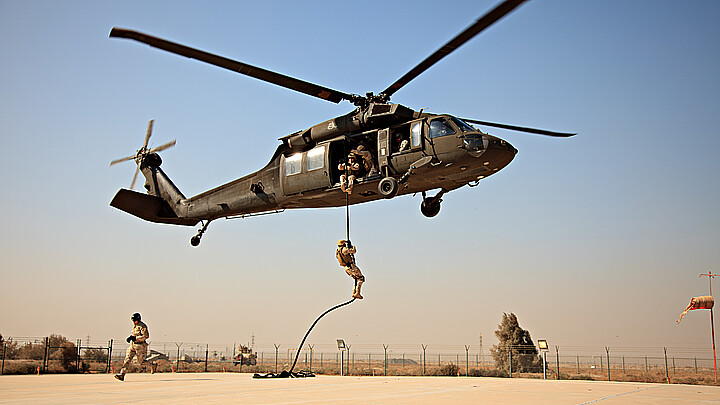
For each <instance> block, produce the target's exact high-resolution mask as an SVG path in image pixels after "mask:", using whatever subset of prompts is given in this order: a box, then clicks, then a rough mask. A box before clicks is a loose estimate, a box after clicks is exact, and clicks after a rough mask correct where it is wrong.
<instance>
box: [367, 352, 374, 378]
mask: <svg viewBox="0 0 720 405" xmlns="http://www.w3.org/2000/svg"><path fill="white" fill-rule="evenodd" d="M370 354H371V353H368V369H369V370H370V372H371V373H372V375H375V373H374V372H373V370H372V364H371V363H370Z"/></svg>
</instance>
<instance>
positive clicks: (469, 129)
mask: <svg viewBox="0 0 720 405" xmlns="http://www.w3.org/2000/svg"><path fill="white" fill-rule="evenodd" d="M452 121H453V122H454V123H455V125H457V127H458V128H460V131H462V132H477V131H476V130H475V128H473V127H471V126H470V125H468V124H467V123H466V122H465V121H463V120H461V119H459V118H455V117H452Z"/></svg>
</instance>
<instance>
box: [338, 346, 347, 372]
mask: <svg viewBox="0 0 720 405" xmlns="http://www.w3.org/2000/svg"><path fill="white" fill-rule="evenodd" d="M337 346H338V350H340V376H341V377H342V376H343V375H344V370H343V364H344V363H345V361H344V358H345V349H346V348H347V346H346V345H345V341H344V340H342V339H337Z"/></svg>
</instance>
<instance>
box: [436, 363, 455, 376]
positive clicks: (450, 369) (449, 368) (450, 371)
mask: <svg viewBox="0 0 720 405" xmlns="http://www.w3.org/2000/svg"><path fill="white" fill-rule="evenodd" d="M459 372H460V368H459V367H458V366H457V365H455V364H453V363H450V364H446V365H444V366H442V367H441V368H440V371H439V372H438V375H448V376H457V375H458V373H459Z"/></svg>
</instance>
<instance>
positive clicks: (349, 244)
mask: <svg viewBox="0 0 720 405" xmlns="http://www.w3.org/2000/svg"><path fill="white" fill-rule="evenodd" d="M347 242H348V243H347V247H349V248H351V247H352V242H350V241H349V240H348V241H347Z"/></svg>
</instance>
